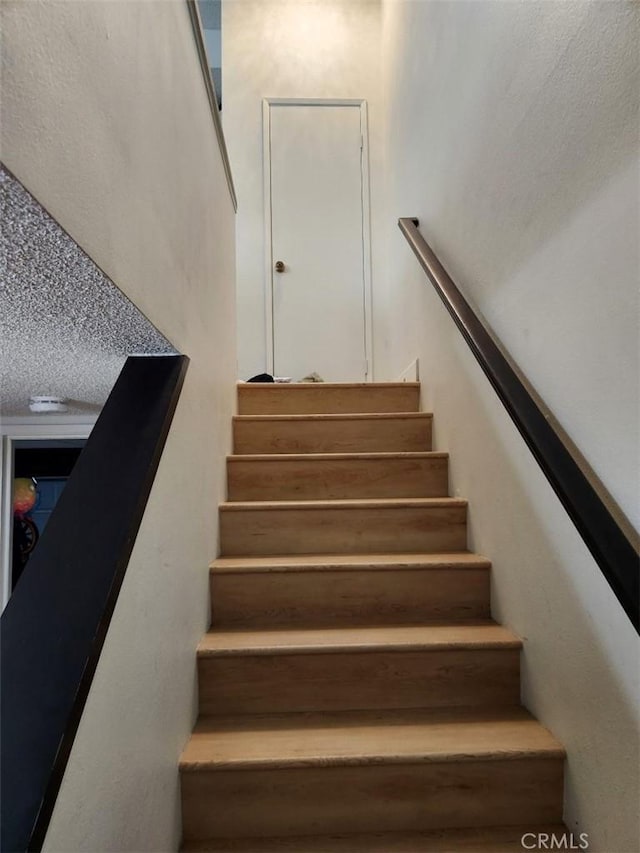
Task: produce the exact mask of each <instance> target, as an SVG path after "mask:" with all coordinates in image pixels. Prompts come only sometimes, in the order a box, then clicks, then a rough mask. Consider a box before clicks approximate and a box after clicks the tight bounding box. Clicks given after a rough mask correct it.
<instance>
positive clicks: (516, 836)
mask: <svg viewBox="0 0 640 853" xmlns="http://www.w3.org/2000/svg"><path fill="white" fill-rule="evenodd" d="M552 837H555V838H556V839H558V844H560V843H561V842H560V839H562V838H566V839H567V841H566V844H565V846H564V848H562V847H557V846H556V847H554V848H553V849H556V850H558V849H565V850H570V849H571V846H570V845H571V843H572V840H571V839H570V833H569V830H568V829H567V828H566V827H565V826H562V825H560V824H554V825H551V826H548V825H547V826H540V825H539V824H538V825H532V824H525V825H524V826H507V827H504V826H498V827H496V826H493V827H483V828H481V829H443V830H434V831H432V832H376V833H369V832H367V833H364V834H361V833H358V834H356V835H352V834H350V835H316V836H313V835H305V836H301V835H297V836H290V837H286V836H280V837H279V838H273V837H272V838H233V839H231V838H229V839H224V838H223V839H218V840H216V839H209V840H207V841H187V842H186V843H185V844H184V845H183V847H182V850H183V853H524V851H525V850H528V851H530V853H542V851H548V850H549V849H550V848H549V845H550V843H551V838H552ZM523 838H524V842H525V845H526V846H523V845H522V843H521V842H522V839H523ZM537 839H540V842H541V844H542V845H544V846H539V844H538V843H537ZM578 844H579V838H578V835H577V834H576V833H574V836H573V845H574V847H573V849H574V850H576V849H579V848H578Z"/></svg>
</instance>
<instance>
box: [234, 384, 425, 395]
mask: <svg viewBox="0 0 640 853" xmlns="http://www.w3.org/2000/svg"><path fill="white" fill-rule="evenodd" d="M236 385H237V386H238V388H242V389H245V388H250V389H251V391H257V392H258V393H259V392H260V390H261V389H264V390H267V391H268V390H271V391H273V389H274V388H278V389H279V390H280V389H282V391H293V390H296V389H304V390H307V391H308V390H309V389H310V388H317V389H320V390H321V389H323V388H362V389H363V390H371V389H376V388H419V387H420V383H419V382H236Z"/></svg>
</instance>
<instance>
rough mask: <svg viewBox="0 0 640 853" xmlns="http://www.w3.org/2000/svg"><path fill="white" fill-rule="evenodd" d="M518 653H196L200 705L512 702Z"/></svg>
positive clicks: (263, 708)
mask: <svg viewBox="0 0 640 853" xmlns="http://www.w3.org/2000/svg"><path fill="white" fill-rule="evenodd" d="M519 657H520V655H519V650H518V649H512V648H505V649H453V650H452V649H442V650H435V651H431V650H430V651H386V650H381V651H366V652H352V651H348V652H340V653H330V654H326V653H321V654H274V655H272V654H261V655H245V654H242V655H240V654H235V655H228V656H222V655H217V656H207V657H204V656H201V657H200V658H199V659H198V679H199V689H200V693H199V695H200V712H201V713H202V714H261V713H271V712H290V711H291V712H293V711H296V712H297V711H343V710H357V709H361V708H371V709H385V708H387V709H390V708H442V707H449V706H461V705H473V706H492V705H516V704H517V703H518V701H519V696H520V686H519V675H520V661H519Z"/></svg>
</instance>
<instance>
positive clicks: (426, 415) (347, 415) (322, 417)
mask: <svg viewBox="0 0 640 853" xmlns="http://www.w3.org/2000/svg"><path fill="white" fill-rule="evenodd" d="M431 418H433V415H432V413H431V412H341V413H339V414H324V413H322V414H302V415H279V414H278V415H234V417H233V419H234V421H237V422H240V423H248V422H249V421H258V422H261V423H275V421H294V422H297V423H299V422H300V421H319V422H321V423H327V422H328V421H330V422H333V421H384V420H401V419H404V420H425V419H427V420H430V419H431Z"/></svg>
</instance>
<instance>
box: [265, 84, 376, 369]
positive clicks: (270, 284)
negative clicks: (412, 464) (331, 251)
mask: <svg viewBox="0 0 640 853" xmlns="http://www.w3.org/2000/svg"><path fill="white" fill-rule="evenodd" d="M272 106H291V107H296V106H306V107H358V108H359V110H360V133H361V135H362V154H361V157H360V177H361V182H362V183H361V186H362V270H363V291H364V292H363V312H364V357H365V362H366V373H365V381H366V382H373V316H372V308H373V297H372V288H371V195H370V186H369V122H368V110H367V102H366V100H365V99H364V98H263V99H262V142H263V144H262V174H263V179H264V270H265V277H264V292H265V346H266V356H267V358H266V363H267V372H268V373H271V374H273V369H274V327H273V320H274V316H273V315H274V311H273V291H274V277H273V263H274V260H273V234H272V227H271V107H272Z"/></svg>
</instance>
